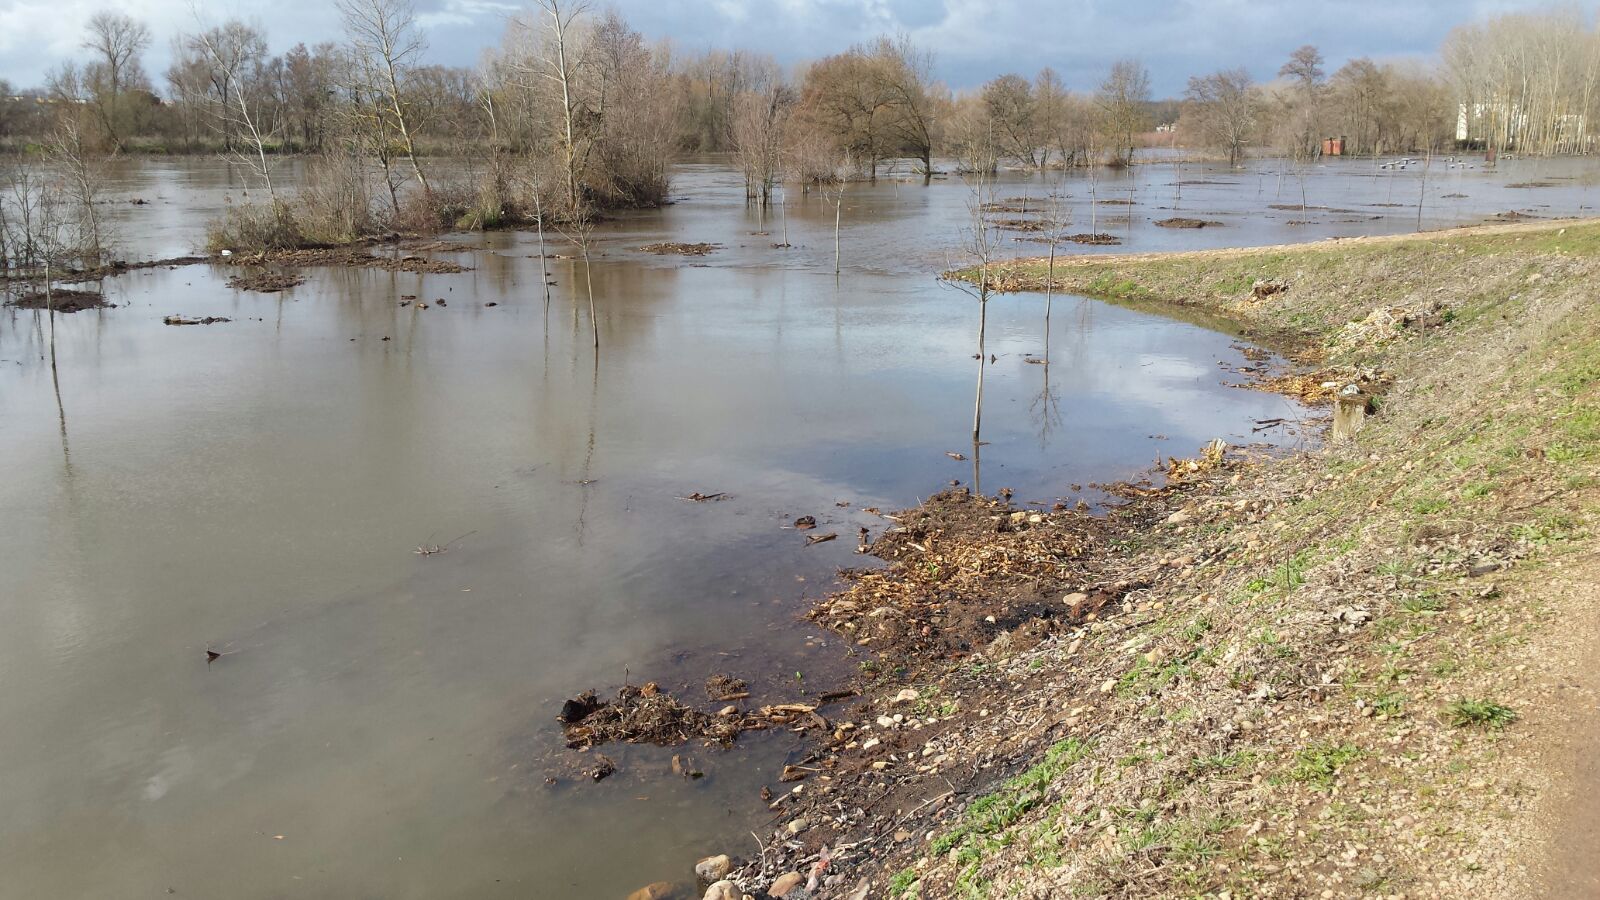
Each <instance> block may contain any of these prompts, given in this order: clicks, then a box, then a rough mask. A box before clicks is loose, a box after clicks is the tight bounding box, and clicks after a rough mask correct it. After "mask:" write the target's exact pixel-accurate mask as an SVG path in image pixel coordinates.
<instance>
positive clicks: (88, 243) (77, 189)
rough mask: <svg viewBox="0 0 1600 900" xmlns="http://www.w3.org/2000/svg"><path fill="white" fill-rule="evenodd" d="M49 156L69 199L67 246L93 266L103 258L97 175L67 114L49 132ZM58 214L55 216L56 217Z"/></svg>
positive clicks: (65, 195)
mask: <svg viewBox="0 0 1600 900" xmlns="http://www.w3.org/2000/svg"><path fill="white" fill-rule="evenodd" d="M47 152H48V154H49V159H50V161H51V162H52V163H54V164H55V165H56V167H57V169H58V170H59V171H60V174H61V178H62V182H63V187H64V190H63V191H62V192H61V193H62V194H63V196H64V197H65V198H66V199H69V200H70V201H71V204H72V207H73V215H72V218H71V226H72V227H73V229H74V231H75V232H76V234H75V236H74V238H73V241H72V243H71V246H72V247H73V248H74V251H75V255H77V256H78V257H79V259H80V261H81V262H82V264H83V265H85V266H87V267H90V268H93V267H96V266H99V265H100V264H101V263H102V262H104V261H105V235H104V234H103V233H102V231H101V223H100V212H99V209H98V206H99V203H100V179H99V177H98V173H96V171H95V169H94V164H93V162H92V161H91V159H90V153H89V149H88V147H87V146H85V143H84V139H83V132H82V131H81V130H80V129H79V128H78V124H77V122H76V121H75V120H74V119H72V118H71V117H63V118H62V120H61V122H60V124H59V125H57V126H56V131H55V133H54V134H53V135H51V140H50V145H49V147H48V149H47ZM58 218H59V217H58Z"/></svg>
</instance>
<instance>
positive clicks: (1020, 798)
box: [894, 738, 1089, 897]
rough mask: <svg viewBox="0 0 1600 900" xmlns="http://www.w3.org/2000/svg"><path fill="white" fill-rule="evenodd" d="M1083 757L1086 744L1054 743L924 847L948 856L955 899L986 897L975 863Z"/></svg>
mask: <svg viewBox="0 0 1600 900" xmlns="http://www.w3.org/2000/svg"><path fill="white" fill-rule="evenodd" d="M1088 753H1089V744H1087V743H1086V742H1084V741H1080V740H1077V739H1075V738H1069V739H1067V740H1064V741H1061V742H1059V743H1057V744H1056V745H1055V746H1053V747H1051V748H1050V749H1049V750H1048V751H1046V752H1045V755H1044V759H1043V760H1041V761H1040V762H1039V763H1038V764H1037V765H1035V766H1033V767H1032V768H1030V769H1028V770H1027V771H1025V772H1023V773H1021V774H1019V775H1016V776H1014V777H1012V778H1009V779H1007V780H1006V781H1005V782H1004V783H1003V784H1001V785H1000V787H999V788H998V789H997V790H995V791H993V792H992V793H989V794H985V795H984V796H982V797H979V798H978V799H976V800H974V801H972V803H971V804H970V805H969V806H968V807H967V809H966V812H965V813H963V814H962V817H961V821H960V822H959V823H958V824H957V825H956V826H955V827H954V828H952V829H950V831H948V832H946V833H945V834H943V835H941V836H940V837H939V838H938V839H937V840H935V841H934V842H933V843H932V844H930V845H929V846H928V854H929V855H930V856H944V855H946V854H950V853H952V852H953V853H954V859H955V863H956V865H958V866H959V867H960V869H961V871H960V874H959V875H957V877H956V888H957V889H958V890H959V891H960V895H961V896H967V897H985V896H988V884H987V883H986V882H984V881H983V880H982V879H981V878H980V877H979V875H978V865H979V863H981V862H982V861H983V858H984V856H985V855H986V854H987V853H988V852H989V851H990V850H994V849H997V848H999V847H1003V846H1006V845H1008V844H1010V843H1011V838H1010V835H1008V834H1007V833H1006V829H1008V828H1010V827H1011V826H1012V825H1014V824H1016V823H1017V821H1018V820H1019V819H1021V818H1022V817H1023V816H1024V815H1027V814H1028V812H1029V811H1031V810H1033V809H1034V808H1036V807H1037V806H1039V804H1041V803H1043V802H1044V800H1045V797H1046V795H1047V793H1048V791H1049V787H1050V785H1051V784H1052V783H1053V782H1054V781H1055V780H1056V779H1058V778H1060V777H1061V776H1062V775H1064V774H1065V773H1066V771H1067V770H1068V769H1070V768H1072V766H1073V765H1074V764H1076V763H1077V762H1078V761H1079V760H1081V759H1083V758H1084V757H1085V756H1087V755H1088ZM908 871H909V870H908ZM902 874H904V873H902ZM894 896H898V895H894Z"/></svg>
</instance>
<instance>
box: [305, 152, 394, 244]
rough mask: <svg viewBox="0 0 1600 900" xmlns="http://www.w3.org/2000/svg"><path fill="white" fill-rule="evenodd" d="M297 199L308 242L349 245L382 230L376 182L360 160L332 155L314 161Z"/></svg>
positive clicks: (344, 155)
mask: <svg viewBox="0 0 1600 900" xmlns="http://www.w3.org/2000/svg"><path fill="white" fill-rule="evenodd" d="M296 199H297V201H298V206H299V224H300V231H301V234H302V236H303V237H304V238H305V239H306V240H308V241H311V242H315V243H320V244H349V243H352V242H354V241H358V240H360V239H361V238H364V237H368V236H370V235H373V234H376V233H377V232H378V231H379V230H380V223H379V222H378V220H377V217H376V216H375V215H374V214H373V210H372V183H371V181H370V180H369V179H368V177H367V172H366V167H365V166H364V165H363V164H362V161H361V159H360V158H359V157H356V156H353V155H349V154H329V155H327V156H323V157H319V158H318V159H316V160H314V161H313V162H312V163H311V164H310V165H309V166H308V167H307V168H306V182H305V187H303V188H301V189H300V194H299V196H298V197H297V198H296Z"/></svg>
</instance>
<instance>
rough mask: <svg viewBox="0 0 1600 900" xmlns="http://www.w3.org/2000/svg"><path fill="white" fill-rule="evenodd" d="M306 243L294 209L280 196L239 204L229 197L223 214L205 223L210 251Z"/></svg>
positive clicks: (284, 247) (281, 247)
mask: <svg viewBox="0 0 1600 900" xmlns="http://www.w3.org/2000/svg"><path fill="white" fill-rule="evenodd" d="M305 243H306V240H305V237H304V235H303V234H302V233H301V231H300V223H299V222H298V221H296V219H295V215H294V210H293V209H292V208H291V207H290V206H289V204H288V203H286V202H284V201H282V200H271V201H269V202H267V203H242V204H234V203H232V202H231V201H230V202H229V203H228V205H227V207H226V208H225V209H224V210H223V211H222V215H221V216H219V217H218V218H216V219H213V220H212V221H211V223H210V225H208V226H207V227H206V250H207V251H208V252H211V253H216V252H219V251H222V250H233V251H235V252H237V251H250V252H260V251H267V250H293V249H295V248H297V247H302V246H305Z"/></svg>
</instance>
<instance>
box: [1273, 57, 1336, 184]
mask: <svg viewBox="0 0 1600 900" xmlns="http://www.w3.org/2000/svg"><path fill="white" fill-rule="evenodd" d="M1322 62H1323V60H1322V52H1321V51H1320V50H1318V49H1317V48H1316V47H1313V46H1312V45H1310V44H1306V45H1305V46H1303V47H1301V48H1300V49H1298V50H1296V51H1294V52H1293V53H1291V54H1289V61H1288V62H1285V63H1284V64H1283V67H1282V68H1280V69H1279V70H1278V75H1279V76H1280V77H1283V78H1287V79H1289V82H1290V90H1291V91H1292V97H1293V100H1292V105H1291V108H1290V117H1291V120H1292V122H1293V125H1292V127H1293V143H1292V144H1291V146H1290V148H1289V149H1290V153H1291V155H1292V156H1294V158H1296V159H1305V158H1307V157H1311V156H1315V155H1316V153H1317V150H1318V147H1319V146H1320V144H1319V142H1318V140H1317V129H1318V128H1319V127H1321V114H1322V97H1323V91H1324V88H1325V87H1326V86H1327V76H1326V73H1325V72H1324V70H1323V68H1322Z"/></svg>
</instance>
